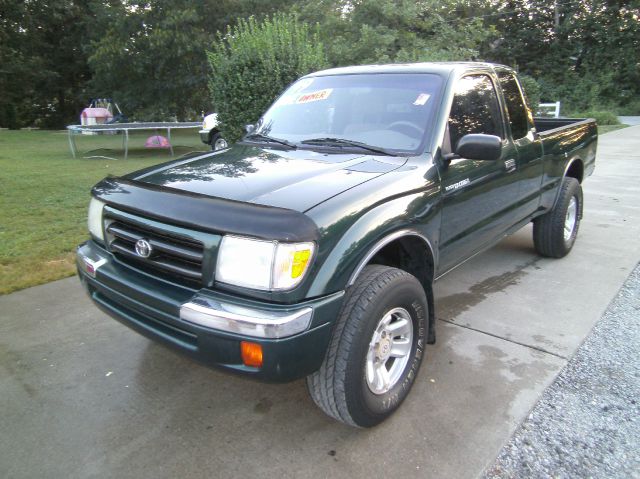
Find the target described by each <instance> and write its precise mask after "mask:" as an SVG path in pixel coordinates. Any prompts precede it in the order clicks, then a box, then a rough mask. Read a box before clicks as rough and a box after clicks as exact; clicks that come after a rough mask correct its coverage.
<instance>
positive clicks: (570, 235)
mask: <svg viewBox="0 0 640 479" xmlns="http://www.w3.org/2000/svg"><path fill="white" fill-rule="evenodd" d="M581 219H582V187H581V186H580V183H578V180H576V179H575V178H564V179H563V180H562V184H561V185H560V195H559V197H558V200H557V201H556V204H555V206H554V207H553V209H552V210H551V211H549V212H547V213H546V214H544V215H543V216H540V217H538V218H536V219H535V220H534V221H533V244H534V246H535V248H536V251H537V252H538V253H539V254H541V255H542V256H547V257H550V258H562V257H563V256H566V255H567V254H568V253H569V251H571V248H573V244H574V243H575V241H576V237H577V236H578V228H579V227H580V220H581Z"/></svg>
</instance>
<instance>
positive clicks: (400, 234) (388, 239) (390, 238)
mask: <svg viewBox="0 0 640 479" xmlns="http://www.w3.org/2000/svg"><path fill="white" fill-rule="evenodd" d="M407 236H415V237H418V238H420V239H421V240H422V241H423V242H424V243H425V245H426V246H427V248H429V253H430V254H431V258H433V262H434V271H435V260H436V257H435V254H434V250H433V246H432V245H431V241H429V238H427V237H426V236H425V235H423V234H422V233H419V232H418V231H415V230H413V229H410V228H404V229H401V230H398V231H395V232H393V233H389V234H387V235H386V236H384V237H383V238H381V239H380V240H378V242H377V243H375V244H374V245H373V246H372V247H371V248H370V249H369V252H368V253H367V254H366V255H365V256H364V257H363V258H362V259H361V260H360V262H359V263H358V265H357V266H356V268H355V269H354V270H353V273H351V276H350V277H349V281H347V287H348V286H352V285H353V283H355V282H356V279H358V276H359V275H360V273H362V270H363V269H364V267H365V266H366V265H367V264H368V263H369V261H371V258H373V257H374V256H375V255H376V253H378V251H380V250H381V249H382V248H384V247H385V246H387V245H388V244H389V243H392V242H394V241H395V240H397V239H400V238H404V237H407Z"/></svg>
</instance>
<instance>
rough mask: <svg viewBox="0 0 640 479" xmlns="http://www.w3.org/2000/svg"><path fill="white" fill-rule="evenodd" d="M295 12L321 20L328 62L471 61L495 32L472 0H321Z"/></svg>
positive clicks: (301, 5) (337, 63)
mask: <svg viewBox="0 0 640 479" xmlns="http://www.w3.org/2000/svg"><path fill="white" fill-rule="evenodd" d="M296 11H297V12H299V14H300V16H301V18H302V19H304V20H306V21H310V22H318V23H319V24H320V31H321V37H322V40H323V42H324V43H325V44H326V45H327V52H328V57H329V60H330V62H331V64H332V65H353V64H363V63H388V62H395V61H399V62H412V61H444V60H472V59H476V58H477V57H478V50H479V48H480V46H481V45H482V42H483V41H485V40H486V39H487V38H488V37H489V36H490V35H491V33H492V32H493V29H492V28H491V27H488V28H482V20H481V19H479V18H474V17H473V12H474V11H475V10H474V4H473V3H471V2H464V3H462V2H459V1H454V0H449V1H444V2H442V1H435V0H423V1H419V2H416V1H414V0H355V1H352V0H320V1H308V2H304V3H302V4H300V5H298V6H297V7H296ZM463 22H464V23H463ZM461 25H464V27H463V28H461Z"/></svg>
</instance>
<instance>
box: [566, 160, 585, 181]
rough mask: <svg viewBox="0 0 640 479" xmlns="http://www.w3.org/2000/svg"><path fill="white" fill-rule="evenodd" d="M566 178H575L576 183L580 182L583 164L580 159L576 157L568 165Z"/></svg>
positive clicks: (582, 174)
mask: <svg viewBox="0 0 640 479" xmlns="http://www.w3.org/2000/svg"><path fill="white" fill-rule="evenodd" d="M565 176H566V177H568V178H575V179H576V180H578V183H582V178H583V176H584V166H583V165H582V160H579V159H576V160H574V161H573V163H571V165H569V169H568V170H567V173H566V174H565Z"/></svg>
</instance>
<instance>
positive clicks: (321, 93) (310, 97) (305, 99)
mask: <svg viewBox="0 0 640 479" xmlns="http://www.w3.org/2000/svg"><path fill="white" fill-rule="evenodd" d="M332 91H333V88H325V89H324V90H318V91H313V92H311V93H305V94H304V95H300V96H299V97H298V99H297V100H296V103H310V102H312V101H320V100H326V99H327V98H329V95H331V92H332Z"/></svg>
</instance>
